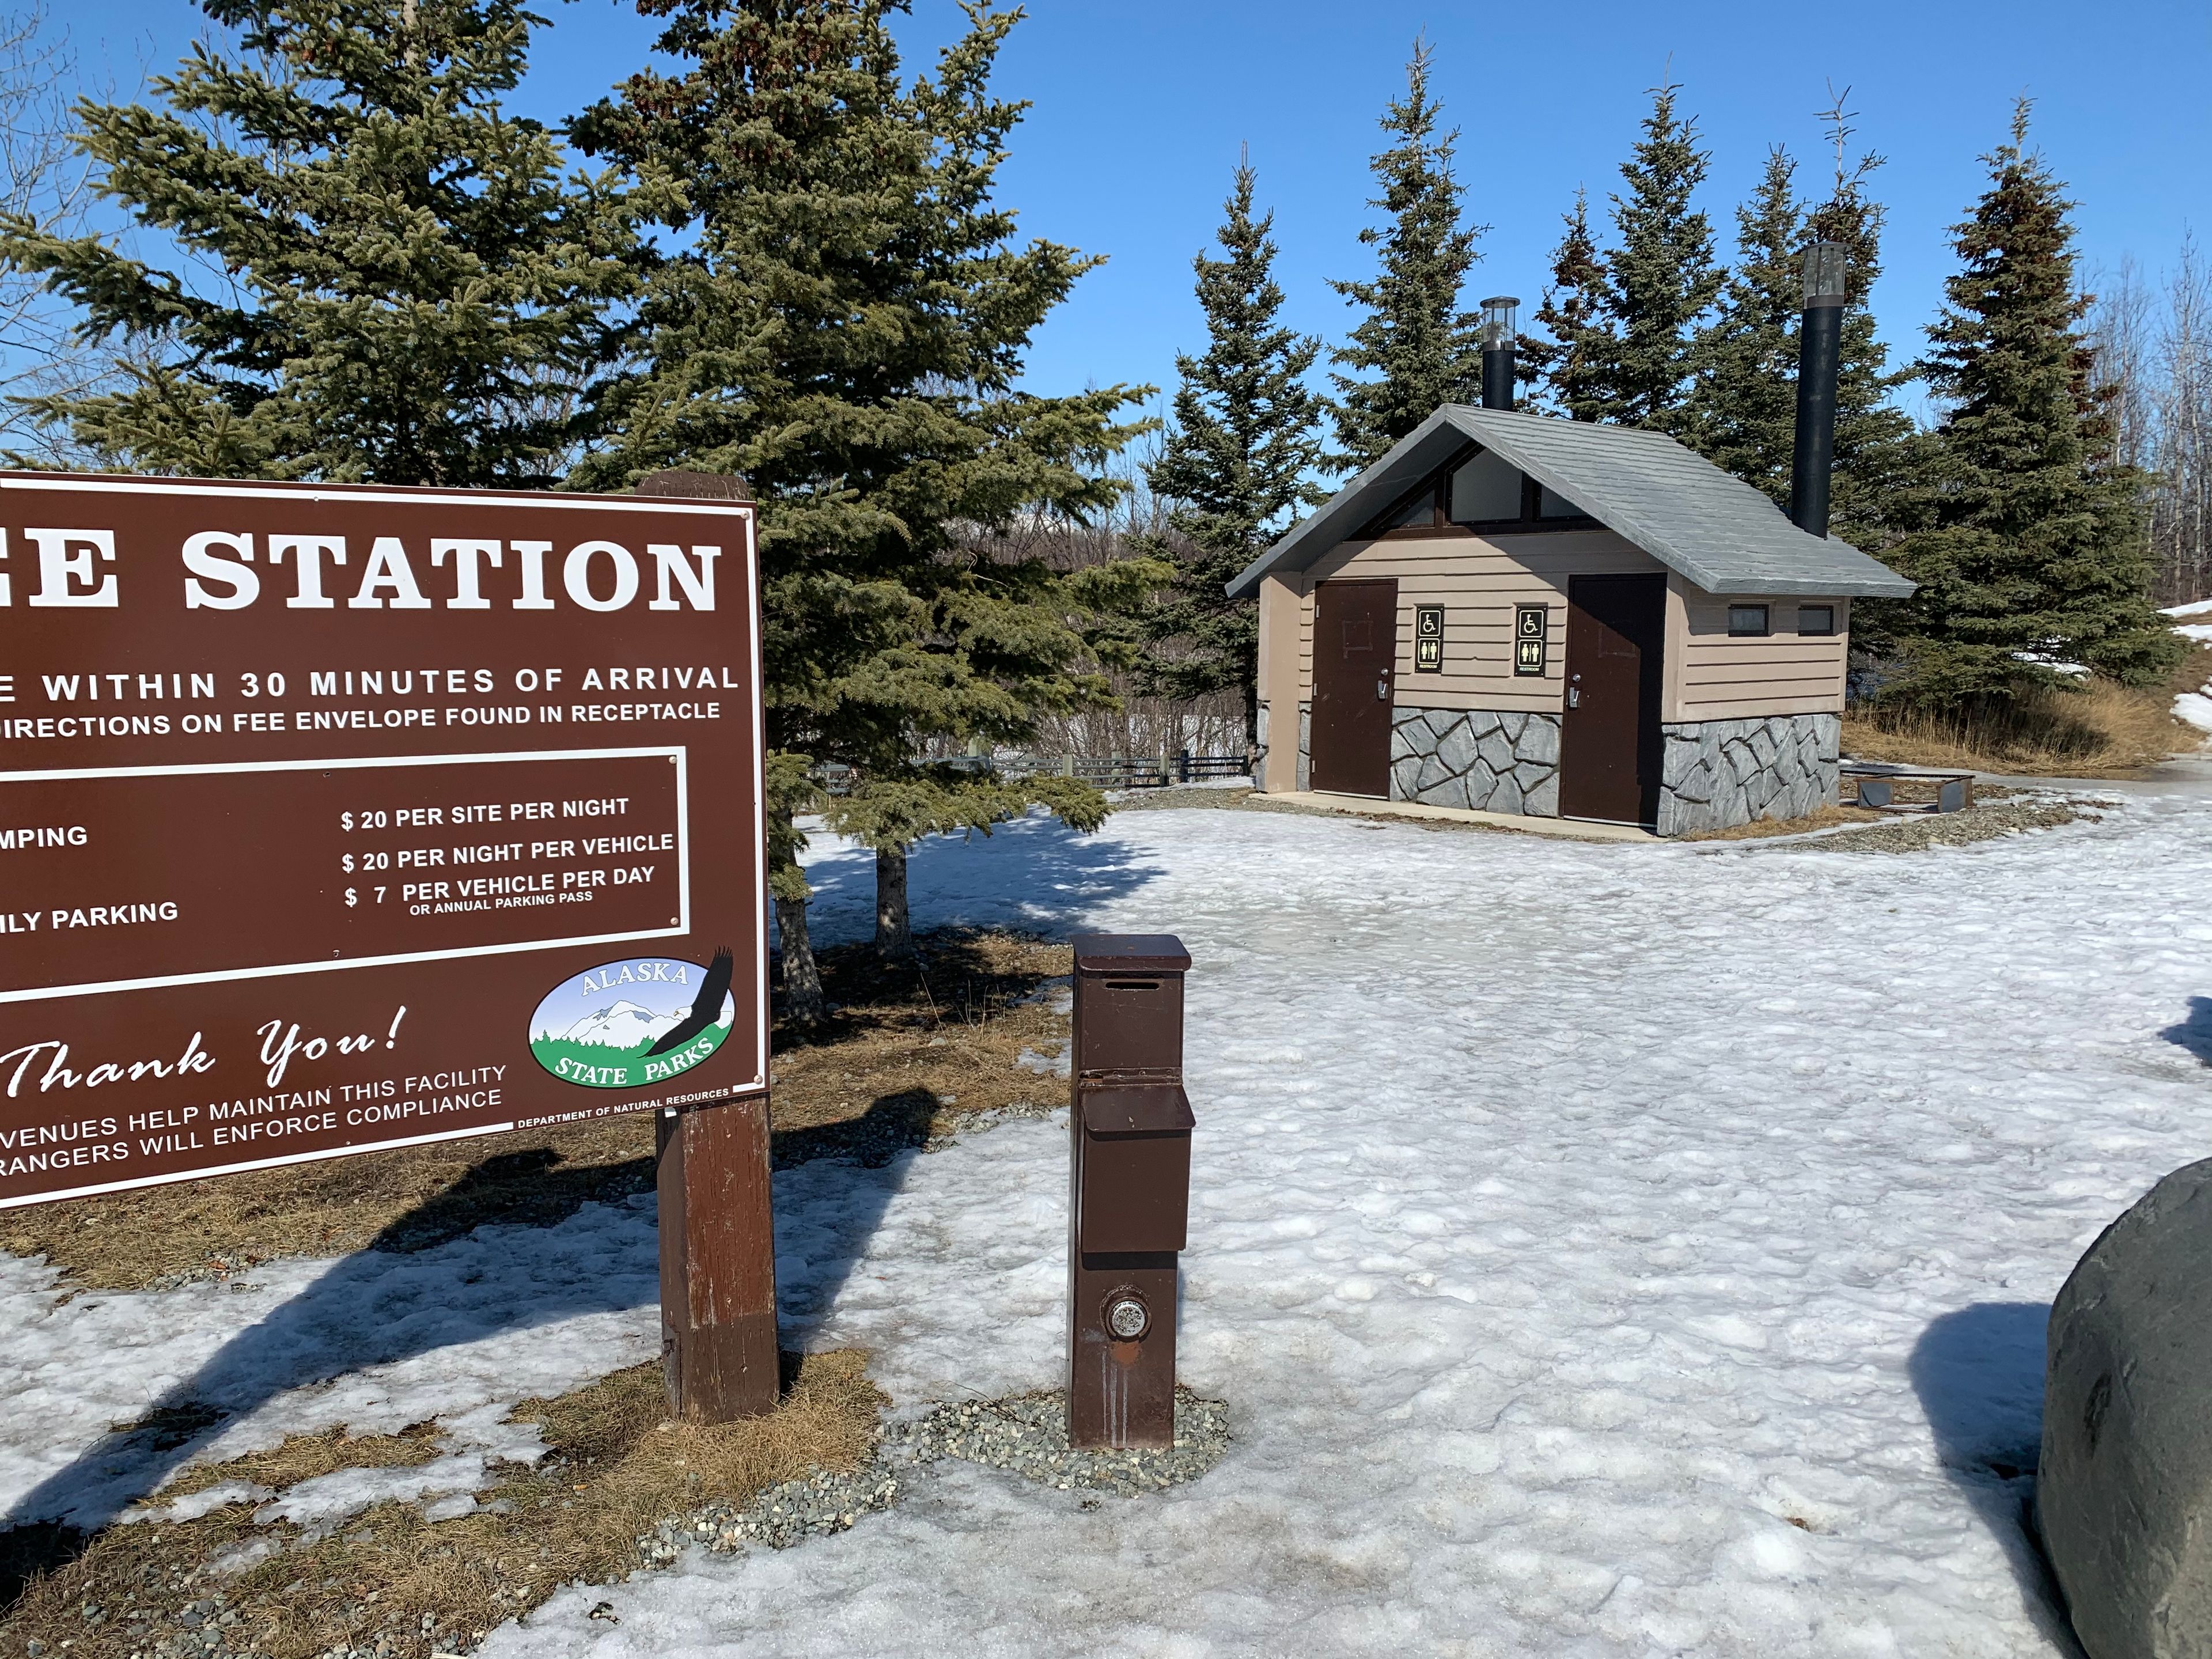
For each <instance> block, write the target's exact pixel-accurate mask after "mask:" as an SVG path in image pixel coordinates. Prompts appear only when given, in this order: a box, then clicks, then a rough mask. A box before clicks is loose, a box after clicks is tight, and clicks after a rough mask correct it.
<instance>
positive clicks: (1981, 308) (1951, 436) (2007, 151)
mask: <svg viewBox="0 0 2212 1659" xmlns="http://www.w3.org/2000/svg"><path fill="white" fill-rule="evenodd" d="M2027 113H2028V105H2027V100H2024V99H2023V100H2021V103H2020V105H2019V106H2018V107H2017V109H2016V111H2015V116H2014V120H2013V127H2012V142H2011V143H2008V144H2004V145H2001V146H1999V147H1998V149H1996V150H1995V151H1994V152H1993V153H1992V154H1990V155H1988V156H1986V157H1984V160H1985V161H1987V163H1988V164H1989V167H1990V187H1989V189H1988V190H1987V191H1985V192H1984V195H1983V196H1982V197H1981V199H1980V200H1979V201H1978V202H1977V203H1976V204H1975V205H1974V208H1973V210H1972V215H1971V216H1970V217H1969V218H1968V219H1967V220H1966V222H1964V223H1962V224H1960V225H1959V226H1957V227H1956V228H1955V233H1954V234H1955V239H1956V240H1955V243H1954V246H1955V247H1956V249H1957V252H1958V254H1959V257H1960V260H1961V262H1962V268H1961V269H1960V271H1959V273H1958V274H1957V275H1956V276H1953V277H1951V278H1950V279H1949V281H1948V283H1946V284H1945V294H1946V295H1947V303H1946V305H1945V307H1944V308H1943V311H1942V315H1941V317H1940V318H1939V319H1938V320H1937V321H1936V323H1935V324H1934V325H1931V326H1930V328H1929V343H1930V345H1931V348H1932V349H1931V350H1930V351H1929V354H1928V356H1926V357H1925V358H1924V359H1923V362H1922V363H1921V364H1920V366H1919V367H1920V372H1921V373H1922V374H1924V375H1925V376H1926V377H1927V380H1928V381H1929V385H1930V386H1931V387H1932V388H1933V390H1934V391H1935V392H1936V396H1937V398H1939V399H1940V400H1941V404H1942V419H1941V422H1940V423H1939V425H1938V427H1937V429H1936V445H1935V449H1936V455H1935V471H1934V475H1933V477H1932V478H1931V479H1930V480H1929V483H1928V484H1927V486H1926V487H1925V488H1924V489H1922V490H1921V492H1920V494H1919V500H1918V502H1917V506H1918V508H1919V510H1920V513H1921V514H1922V516H1923V527H1922V528H1920V529H1918V530H1917V531H1915V532H1913V533H1912V534H1911V535H1909V536H1907V537H1906V538H1905V539H1903V540H1902V541H1901V542H1899V544H1897V545H1896V546H1895V547H1893V548H1892V549H1891V550H1889V552H1888V554H1887V557H1888V559H1889V561H1890V562H1892V563H1893V564H1894V565H1895V566H1896V567H1897V568H1899V569H1900V570H1902V571H1903V572H1904V573H1905V574H1907V575H1910V576H1911V577H1913V578H1914V579H1915V580H1917V581H1919V582H1920V583H1921V584H1922V586H1921V587H1920V590H1919V592H1917V593H1915V594H1914V595H1913V596H1912V598H1911V599H1909V600H1905V601H1901V602H1899V603H1898V604H1896V605H1893V606H1888V607H1883V608H1881V610H1880V611H1877V613H1876V620H1877V623H1878V626H1879V628H1880V629H1881V631H1882V632H1883V633H1885V634H1886V635H1887V637H1888V639H1889V640H1890V641H1893V644H1894V646H1895V647H1896V648H1897V650H1898V653H1899V657H1900V659H1901V667H1902V672H1901V673H1900V674H1899V677H1898V678H1896V679H1894V680H1893V682H1892V683H1891V684H1889V685H1888V686H1887V688H1886V689H1885V692H1884V696H1885V697H1886V698H1887V699H1889V700H1891V701H1894V702H1902V703H1907V704H1911V705H1914V706H1917V707H1923V708H1954V707H1957V706H1959V705H1960V704H1962V703H1966V702H1972V701H1973V700H1975V699H1978V698H1988V697H2003V696H2010V695H2013V694H2015V693H2017V692H2018V691H2020V690H2022V689H2024V688H2027V687H2030V686H2034V685H2039V684H2040V685H2063V684H2069V681H2068V679H2067V677H2065V676H2064V675H2063V674H2061V673H2059V672H2058V671H2057V670H2056V669H2055V668H2054V667H2053V666H2052V665H2053V664H2056V663H2062V662H2074V663H2081V664H2085V665H2087V666H2088V667H2090V668H2092V669H2093V670H2095V671H2097V672H2099V673H2100V674H2105V675H2107V676H2110V677H2111V678H2114V679H2117V680H2119V681H2121V682H2122V683H2123V684H2151V683H2153V682H2155V681H2156V680H2158V679H2159V678H2161V677H2162V676H2163V675H2165V674H2166V672H2167V671H2168V670H2169V669H2170V668H2171V667H2172V664H2173V663H2174V661H2175V660H2176V659H2178V657H2179V641H2177V640H2176V639H2175V637H2174V635H2173V634H2172V632H2171V630H2170V629H2167V628H2166V627H2165V626H2164V625H2163V623H2164V620H2165V619H2164V618H2163V617H2160V616H2159V615H2158V614H2157V612H2156V611H2154V610H2153V609H2152V606H2151V602H2150V598H2149V592H2150V575H2151V571H2150V565H2149V561H2148V556H2147V553H2146V550H2145V547H2144V540H2143V533H2142V532H2143V525H2142V477H2141V475H2140V474H2139V473H2137V472H2136V471H2134V470H2133V469H2132V468H2130V467H2128V466H2126V465H2124V464H2122V463H2121V462H2120V461H2118V459H2116V458H2115V456H2114V454H2113V431H2112V421H2111V419H2110V416H2109V415H2108V412H2107V410H2106V408H2105V406H2104V401H2103V399H2102V398H2100V395H2099V393H2098V392H2097V389H2096V388H2095V387H2093V385H2092V383H2091V379H2090V368H2091V361H2090V352H2089V349H2088V346H2087V342H2086V340H2085V339H2084V337H2083V335H2082V333H2081V330H2080V328H2079V326H2078V325H2079V324H2080V323H2081V319H2082V316H2083V314H2084V313H2085V312H2086V310H2087V306H2088V299H2087V296H2086V295H2082V294H2081V293H2080V292H2079V291H2078V290H2077V289H2076V288H2075V283H2074V232H2073V227H2072V225H2071V223H2070V222H2069V220H2068V217H2067V213H2068V210H2069V208H2070V207H2071V206H2072V205H2073V204H2071V203H2069V202H2068V201H2067V200H2065V199H2064V197H2063V195H2062V193H2061V186H2060V185H2059V184H2058V183H2057V180H2056V179H2053V178H2052V176H2051V171H2050V168H2049V167H2048V166H2047V165H2046V164H2045V161H2044V160H2043V158H2042V156H2041V155H2039V154H2037V153H2035V152H2033V151H2031V150H2029V149H2027Z"/></svg>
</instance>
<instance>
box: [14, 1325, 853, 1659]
mask: <svg viewBox="0 0 2212 1659" xmlns="http://www.w3.org/2000/svg"><path fill="white" fill-rule="evenodd" d="M786 1359H787V1365H788V1366H789V1368H790V1370H791V1373H792V1382H791V1386H790V1388H789V1389H788V1390H787V1393H786V1395H785V1396H784V1399H783V1401H782V1403H781V1405H780V1406H779V1407H777V1409H776V1411H775V1413H773V1414H772V1415H770V1416H768V1417H764V1418H758V1419H754V1420H752V1421H750V1422H744V1423H733V1424H726V1425H720V1426H715V1427H702V1426H699V1425H692V1424H687V1423H683V1422H679V1421H671V1420H670V1419H668V1417H667V1416H666V1412H667V1395H666V1393H665V1389H664V1388H663V1385H662V1383H661V1377H660V1370H659V1366H658V1365H657V1364H647V1365H639V1366H635V1367H632V1368H631V1369H629V1370H623V1371H617V1373H615V1374H614V1375H613V1376H607V1377H604V1378H602V1379H600V1380H599V1382H597V1383H593V1384H592V1385H591V1386H590V1387H588V1388H585V1389H578V1390H576V1391H575V1392H574V1393H572V1394H567V1395H562V1396H561V1397H560V1398H558V1399H556V1400H547V1401H527V1402H526V1403H525V1404H524V1405H523V1406H521V1407H518V1408H517V1409H516V1411H515V1413H514V1416H515V1418H516V1419H517V1420H519V1421H525V1422H534V1423H537V1424H538V1425H539V1433H540V1435H541V1436H542V1437H543V1438H544V1441H545V1443H546V1444H547V1445H548V1446H549V1447H550V1448H551V1451H550V1454H549V1455H547V1456H546V1457H545V1458H544V1460H543V1461H542V1462H539V1463H538V1465H537V1466H536V1467H535V1468H522V1467H521V1466H519V1465H516V1466H509V1468H508V1470H507V1478H506V1479H505V1480H502V1481H501V1483H500V1484H499V1485H498V1486H496V1487H495V1488H494V1489H492V1490H490V1491H487V1492H482V1493H479V1494H478V1498H479V1501H480V1504H483V1505H484V1507H480V1508H478V1509H477V1510H476V1512H475V1513H473V1514H471V1515H466V1516H461V1517H459V1519H456V1520H451V1521H444V1522H437V1523H435V1525H434V1524H432V1523H431V1522H427V1521H425V1520H424V1519H423V1518H422V1512H421V1510H417V1509H415V1508H413V1507H411V1506H409V1505H406V1504H379V1505H377V1506H376V1507H374V1508H373V1509H371V1510H367V1511H366V1512H364V1513H363V1514H362V1515H359V1516H355V1517H353V1518H352V1519H351V1520H349V1521H348V1522H346V1523H345V1525H344V1526H343V1528H340V1529H339V1530H338V1531H337V1532H336V1533H333V1534H330V1535H329V1536H326V1537H322V1538H315V1537H313V1536H312V1535H310V1534H307V1533H306V1532H304V1531H302V1529H301V1528H299V1527H297V1526H295V1525H293V1524H291V1523H289V1522H276V1523H273V1524H270V1525H268V1526H256V1525H255V1524H254V1522H253V1519H252V1515H253V1509H254V1506H253V1505H252V1504H230V1505H227V1506H225V1507H224V1508H222V1509H219V1510H214V1511H212V1512H211V1513H210V1514H208V1515H205V1516H201V1517H200V1518H199V1519H197V1520H194V1521H187V1522H180V1523H178V1524H175V1525H169V1526H161V1525H155V1524H149V1523H144V1522H141V1523H137V1524H133V1525H127V1526H114V1527H111V1528H108V1529H107V1530H106V1531H105V1532H103V1533H101V1534H99V1535H98V1536H97V1537H95V1538H94V1539H93V1540H92V1541H91V1542H90V1544H89V1546H88V1547H86V1548H84V1550H83V1552H82V1554H81V1555H79V1556H78V1557H77V1558H76V1559H74V1560H73V1561H70V1563H69V1564H68V1565H64V1566H61V1567H59V1568H58V1569H57V1570H55V1571H52V1572H50V1573H48V1574H47V1575H46V1576H45V1577H41V1578H39V1579H37V1580H35V1581H34V1582H33V1583H31V1584H30V1586H29V1587H28V1588H27V1589H26V1590H25V1591H24V1593H23V1595H21V1599H20V1600H18V1601H16V1602H15V1606H14V1607H12V1608H10V1609H9V1610H7V1612H6V1613H5V1614H4V1616H0V1643H4V1644H5V1646H4V1651H7V1652H10V1653H16V1652H21V1651H23V1650H24V1648H25V1646H26V1645H27V1644H28V1643H29V1642H31V1641H33V1640H37V1641H40V1642H43V1643H44V1644H46V1651H48V1652H50V1653H53V1652H58V1651H60V1650H62V1647H63V1644H64V1643H68V1644H70V1645H69V1646H68V1648H67V1651H68V1652H69V1654H70V1656H71V1659H129V1656H131V1655H132V1654H134V1653H137V1652H140V1651H142V1650H148V1649H150V1648H151V1646H152V1645H153V1644H154V1642H155V1640H156V1639H158V1635H159V1634H168V1633H173V1632H174V1631H175V1628H176V1627H175V1626H174V1625H173V1624H171V1623H169V1622H168V1620H169V1619H170V1618H171V1617H172V1616H173V1614H174V1613H177V1612H178V1611H179V1610H180V1609H182V1608H183V1607H185V1606H186V1605H187V1604H189V1603H190V1602H191V1601H195V1600H197V1599H198V1598H200V1597H203V1596H207V1595H214V1594H216V1593H217V1592H220V1593H221V1594H222V1595H223V1596H224V1598H225V1605H226V1607H229V1608H234V1609H236V1610H237V1611H238V1612H239V1613H240V1618H239V1620H238V1621H237V1623H236V1624H235V1625H234V1626H230V1627H229V1630H228V1637H229V1643H230V1646H231V1648H232V1650H234V1651H246V1650H252V1651H254V1652H257V1653H263V1654H266V1655H268V1656H270V1659H312V1656H313V1655H316V1654H319V1653H322V1652H324V1651H325V1650H328V1649H330V1648H331V1647H332V1646H367V1645H375V1644H379V1642H380V1638H382V1639H383V1641H384V1642H386V1643H388V1647H387V1648H386V1649H384V1650H388V1651H389V1652H390V1653H391V1654H392V1655H393V1656H394V1659H427V1656H428V1655H430V1654H433V1653H435V1652H439V1651H441V1650H445V1649H447V1648H449V1647H452V1646H454V1645H464V1644H471V1643H472V1642H474V1641H475V1640H477V1638H480V1637H481V1636H482V1634H483V1632H486V1631H489V1630H490V1629H491V1628H492V1627H493V1626H495V1625H497V1624H499V1623H500V1622H501V1621H502V1620H507V1619H511V1618H514V1617H516V1616H517V1615H519V1614H520V1613H527V1612H528V1611H529V1610H530V1609H531V1608H532V1607H536V1606H538V1604H539V1603H540V1602H542V1601H544V1600H545V1598H546V1597H547V1596H549V1595H551V1594H552V1592H553V1591H554V1589H556V1588H557V1587H558V1586H560V1585H561V1584H562V1583H568V1582H571V1581H576V1580H580V1581H583V1582H585V1583H603V1582H605V1581H606V1580H608V1579H610V1578H613V1577H619V1576H621V1575H622V1574H623V1573H625V1572H628V1571H632V1570H634V1569H635V1568H636V1567H637V1566H638V1565H640V1561H639V1556H638V1553H637V1547H636V1542H637V1540H638V1538H639V1537H640V1535H641V1534H645V1533H647V1532H649V1531H650V1530H651V1529H652V1528H653V1527H654V1526H655V1525H656V1524H657V1523H658V1522H660V1521H662V1520H664V1519H666V1518H670V1517H674V1516H683V1515H685V1514H688V1513H689V1512H690V1511H691V1510H695V1509H696V1508H697V1507H699V1506H700V1505H702V1504H706V1503H709V1502H714V1501H717V1500H720V1501H724V1502H728V1503H731V1504H738V1505H742V1504H746V1503H748V1502H750V1500H751V1499H752V1498H754V1497H755V1496H756V1495H757V1494H758V1493H759V1492H761V1491H763V1489H765V1488H766V1487H769V1486H774V1485H775V1484H776V1483H778V1482H780V1481H783V1480H793V1479H796V1478H798V1477H799V1476H801V1475H803V1474H806V1473H807V1472H808V1471H810V1470H811V1469H815V1468H828V1469H837V1470H848V1469H852V1468H856V1467H858V1466H859V1464H860V1462H861V1461H862V1460H863V1459H864V1458H865V1457H866V1455H867V1450H868V1448H869V1446H870V1444H871V1443H872V1440H873V1438H874V1436H875V1433H876V1430H877V1425H878V1420H879V1419H878V1413H879V1412H880V1409H881V1407H882V1406H883V1404H884V1399H883V1396H882V1395H880V1394H878V1392H877V1390H876V1389H875V1388H874V1386H873V1385H872V1384H871V1383H869V1382H868V1380H867V1376H866V1355H864V1354H862V1353H860V1352H857V1351H850V1350H848V1351H846V1352H838V1353H828V1354H816V1355H809V1356H807V1357H805V1358H803V1359H800V1358H797V1357H796V1356H789V1355H787V1356H786ZM434 1437H435V1431H433V1430H430V1429H429V1428H428V1427H427V1426H426V1427H422V1428H418V1429H414V1430H409V1431H405V1432H404V1433H403V1434H400V1435H383V1436H374V1437H362V1438H361V1439H357V1440H350V1441H349V1440H345V1439H343V1438H341V1437H334V1436H329V1435H318V1436H312V1437H301V1438H299V1439H295V1440H293V1441H289V1442H287V1443H285V1445H284V1446H283V1447H280V1448H278V1449H276V1450H274V1451H270V1452H262V1453H257V1454H254V1455H252V1456H248V1457H244V1458H240V1459H238V1460H237V1461H235V1462H230V1463H225V1464H220V1465H216V1466H214V1467H212V1468H205V1469H203V1470H198V1471H196V1472H195V1473H194V1476H193V1479H192V1481H191V1485H192V1486H194V1487H195V1488H197V1487H200V1486H212V1485H217V1484H220V1483H222V1482H223V1481H226V1480H252V1481H256V1482H258V1484H260V1485H263V1486H272V1487H275V1488H276V1489H278V1490H280V1491H281V1490H283V1488H284V1487H286V1486H291V1485H294V1484H295V1483H296V1482H297V1481H299V1480H306V1479H308V1478H310V1477H311V1476H312V1475H313V1474H327V1473H329V1472H330V1470H331V1469H332V1468H343V1467H348V1466H355V1467H374V1466H390V1465H392V1464H398V1463H412V1462H422V1461H424V1459H423V1457H422V1455H419V1454H420V1452H421V1450H422V1448H425V1447H428V1446H429V1445H430V1444H431V1443H432V1441H433V1439H434ZM334 1460H335V1461H334ZM183 1485H184V1483H182V1482H179V1485H178V1486H177V1487H173V1488H172V1490H173V1491H174V1490H180V1489H182V1486H183ZM255 1541H268V1542H270V1543H272V1544H274V1545H276V1546H278V1547H279V1549H278V1551H277V1553H273V1554H270V1555H269V1556H268V1557H267V1558H266V1559H262V1560H259V1561H258V1562H256V1563H254V1564H253V1565H250V1566H247V1567H246V1568H245V1570H244V1571H239V1572H236V1573H235V1574H234V1575H231V1576H228V1577H223V1576H222V1575H220V1574H217V1573H214V1572H210V1571H209V1565H208V1564H209V1563H210V1561H211V1560H212V1559H214V1558H216V1556H217V1555H219V1554H221V1553H224V1552H228V1551H235V1550H237V1549H238V1548H239V1547H241V1546H245V1545H248V1544H252V1543H254V1542H255ZM88 1605H90V1606H96V1607H101V1608H103V1609H105V1610H106V1612H107V1614H108V1616H107V1617H105V1618H103V1619H102V1620H100V1621H99V1622H98V1623H96V1624H91V1623H88V1621H87V1620H86V1619H85V1617H84V1614H83V1608H84V1607H87V1606H88ZM149 1614H151V1615H154V1616H155V1617H154V1618H152V1619H151V1620H149V1622H150V1623H152V1624H153V1625H154V1630H155V1633H151V1634H149V1633H148V1632H145V1631H144V1630H143V1626H142V1627H141V1633H140V1634H138V1635H133V1634H132V1633H131V1632H132V1628H133V1626H134V1624H136V1623H137V1620H138V1619H139V1618H141V1617H143V1616H144V1615H149ZM426 1619H428V1620H429V1621H430V1622H429V1624H428V1627H427V1628H426V1627H425V1623H424V1621H425V1620H426Z"/></svg>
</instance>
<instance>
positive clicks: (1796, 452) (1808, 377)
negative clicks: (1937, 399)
mask: <svg viewBox="0 0 2212 1659" xmlns="http://www.w3.org/2000/svg"><path fill="white" fill-rule="evenodd" d="M1843 343H1844V245H1843V244H1842V243H1841V242H1808V244H1806V247H1805V317H1804V321H1803V324H1802V326H1801V327H1800V328H1799V330H1798V333H1797V441H1796V446H1795V447H1794V449H1793V451H1792V453H1791V455H1790V520H1791V521H1792V522H1793V523H1795V524H1796V526H1797V527H1798V528H1799V529H1800V530H1803V531H1807V532H1810V533H1811V534H1813V535H1815V536H1826V534H1827V533H1828V475H1829V473H1830V471H1832V469H1833V467H1834V465H1835V459H1836V373H1837V368H1838V363H1839V362H1840V360H1841V358H1842V356H1843Z"/></svg>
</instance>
